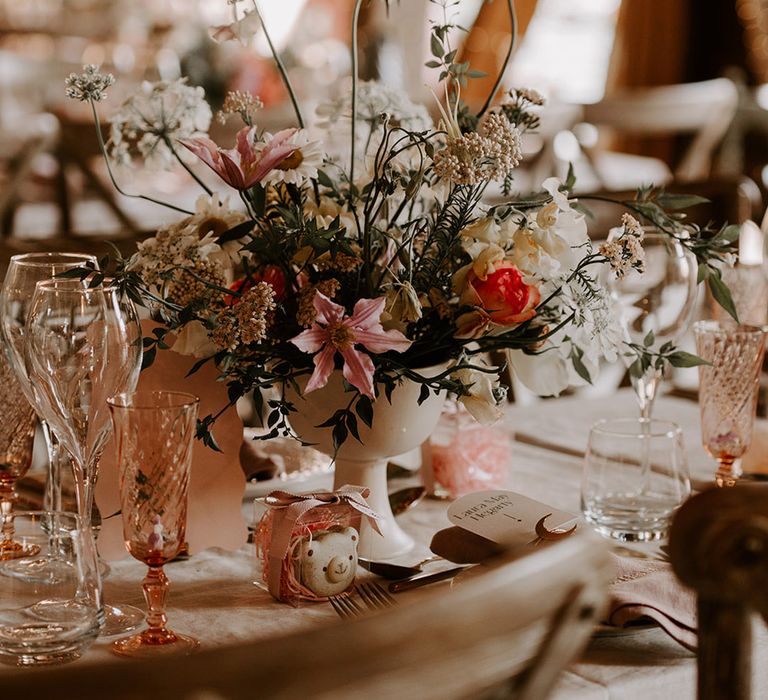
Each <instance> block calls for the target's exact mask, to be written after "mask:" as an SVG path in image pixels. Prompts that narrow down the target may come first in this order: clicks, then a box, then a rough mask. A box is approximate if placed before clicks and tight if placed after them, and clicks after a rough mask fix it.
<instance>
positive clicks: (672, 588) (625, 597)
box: [608, 556, 697, 651]
mask: <svg viewBox="0 0 768 700" xmlns="http://www.w3.org/2000/svg"><path fill="white" fill-rule="evenodd" d="M613 560H614V562H615V565H616V576H615V578H614V580H613V583H612V584H611V603H610V607H609V614H608V624H609V625H613V626H615V627H626V626H628V625H630V624H632V623H635V622H640V621H642V620H644V619H650V620H652V621H653V622H655V623H657V624H658V625H659V626H660V627H662V628H663V629H664V631H665V632H666V633H667V634H669V636H670V637H672V638H673V639H674V640H675V641H677V642H679V643H680V644H682V645H683V646H684V647H685V648H686V649H690V650H691V651H695V650H696V642H697V635H696V596H695V595H694V593H693V591H691V590H690V589H687V588H685V587H683V585H682V584H681V583H680V582H679V581H678V580H677V578H676V577H675V575H674V573H673V572H672V567H671V565H670V564H668V563H666V562H662V561H656V560H652V559H639V558H638V559H636V558H633V557H618V556H614V557H613Z"/></svg>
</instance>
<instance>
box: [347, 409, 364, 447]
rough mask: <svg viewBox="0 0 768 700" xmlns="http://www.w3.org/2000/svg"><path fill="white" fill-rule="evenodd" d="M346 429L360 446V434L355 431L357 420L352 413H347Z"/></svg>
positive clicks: (361, 442)
mask: <svg viewBox="0 0 768 700" xmlns="http://www.w3.org/2000/svg"><path fill="white" fill-rule="evenodd" d="M347 429H348V430H349V432H350V433H352V437H353V438H355V440H357V441H358V442H359V443H360V444H361V445H362V444H363V441H362V440H361V439H360V433H359V432H358V430H357V418H356V417H355V414H354V413H352V412H350V413H347Z"/></svg>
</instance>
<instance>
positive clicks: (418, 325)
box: [68, 0, 734, 447]
mask: <svg viewBox="0 0 768 700" xmlns="http://www.w3.org/2000/svg"><path fill="white" fill-rule="evenodd" d="M433 1H434V2H437V4H439V5H441V6H442V7H443V9H444V16H445V20H444V22H443V23H438V24H435V25H433V27H432V42H431V46H432V53H433V59H432V60H431V61H430V62H429V63H428V64H427V65H428V66H430V67H432V68H435V69H436V70H437V71H438V72H439V79H440V81H441V82H442V89H443V95H442V97H441V98H439V99H438V98H437V97H436V98H435V104H434V105H428V106H426V107H425V106H421V105H414V104H413V103H412V102H411V101H410V100H408V99H407V98H406V97H405V96H403V95H400V94H399V93H396V92H394V91H393V90H391V89H390V88H387V87H385V86H383V85H379V84H377V83H375V82H370V83H361V82H360V81H358V80H357V75H356V68H354V67H355V66H356V57H355V56H353V76H352V77H353V82H352V90H351V92H350V93H348V94H341V95H339V96H336V97H333V98H332V99H330V100H329V101H328V102H327V103H326V104H323V105H321V106H320V107H319V108H318V110H317V114H318V119H317V120H316V123H315V124H314V125H311V127H307V124H306V123H305V120H304V115H302V113H301V110H300V109H299V103H298V101H297V99H296V96H295V95H294V94H293V91H292V89H291V87H290V83H289V82H288V81H287V76H286V75H285V71H284V70H283V67H282V64H281V63H280V61H279V57H277V56H276V57H275V58H276V60H277V65H278V68H279V69H280V70H281V72H282V74H283V76H284V77H286V86H287V88H288V90H289V94H290V96H291V99H292V102H293V104H294V107H295V111H296V120H295V122H296V123H295V124H285V127H284V128H283V129H281V130H279V131H277V132H276V133H269V132H267V131H266V130H264V129H262V128H260V127H259V109H260V108H261V101H260V100H259V99H258V97H256V96H253V95H249V94H247V93H231V94H230V95H228V96H227V99H226V101H225V103H224V106H223V109H222V111H221V112H220V113H219V115H218V116H219V118H220V119H222V120H224V121H226V120H227V119H238V120H240V122H241V124H240V126H239V130H238V131H237V134H236V138H235V143H234V146H232V147H230V145H229V144H227V145H226V146H222V145H221V144H217V143H215V142H214V141H213V140H212V139H211V138H210V137H209V136H208V135H207V134H206V133H204V132H205V128H206V127H207V124H206V123H205V122H206V118H205V117H206V115H208V121H209V120H210V114H211V111H210V110H207V111H206V110H204V109H201V108H200V105H199V104H198V102H197V100H196V98H197V96H198V93H197V92H196V91H197V90H199V88H191V87H190V86H187V85H186V84H183V83H182V84H157V85H155V86H152V87H151V88H150V87H147V88H145V89H144V95H145V96H144V97H143V98H142V99H144V100H147V99H151V100H154V101H155V102H156V103H158V104H173V105H174V106H177V107H178V110H176V111H175V112H174V115H173V118H174V121H173V123H172V124H171V123H165V124H160V125H158V124H157V123H154V122H152V120H149V119H145V120H144V121H143V122H142V121H141V120H136V119H134V120H133V121H132V122H131V128H130V130H129V137H130V138H129V141H130V143H131V144H137V145H138V150H139V151H140V152H142V154H143V155H145V156H146V157H149V156H151V155H153V154H151V153H149V154H148V153H144V150H146V149H147V148H148V144H152V143H156V144H158V147H159V146H160V145H162V146H163V151H162V152H163V154H164V155H165V156H168V155H170V157H171V158H175V159H176V161H177V162H178V163H180V164H181V165H183V166H184V167H187V168H188V169H189V166H188V164H187V160H186V159H182V158H181V157H180V152H181V151H183V152H187V151H189V152H191V153H192V154H194V155H196V156H197V157H198V158H199V159H200V161H201V163H204V164H205V166H207V167H208V169H210V172H212V173H215V175H216V176H218V178H219V179H220V185H219V186H215V187H209V186H208V185H207V184H206V182H205V177H204V176H203V175H202V174H201V173H202V171H201V170H199V169H197V170H195V171H193V170H190V174H191V175H192V176H193V177H195V179H196V180H198V182H200V184H201V186H202V187H203V189H204V190H205V194H203V195H202V196H201V198H200V200H199V201H198V203H197V208H196V210H195V211H194V212H192V211H187V212H183V213H184V217H183V218H181V219H180V221H178V222H177V223H176V224H174V225H173V226H170V227H167V228H164V229H162V230H161V231H159V232H158V233H157V235H156V236H155V237H154V238H152V239H150V240H148V241H146V242H144V243H142V244H141V245H140V247H139V250H138V251H137V253H136V254H135V255H133V256H132V257H131V258H130V259H128V260H119V261H118V271H117V279H118V282H119V283H120V284H122V285H123V287H124V289H125V291H126V292H127V293H128V294H129V295H130V296H131V297H132V298H133V299H134V300H135V301H137V302H139V303H142V304H145V305H147V306H148V307H149V308H150V310H151V312H152V314H153V316H154V318H155V319H156V320H157V321H159V322H160V325H159V327H158V328H157V329H156V330H155V331H154V335H153V336H152V337H149V338H145V340H144V345H145V364H146V363H149V362H151V361H152V359H153V358H154V355H155V353H156V351H157V349H158V348H160V349H163V348H167V347H172V348H173V349H174V350H176V351H178V352H182V353H184V354H190V355H194V356H195V357H197V358H199V362H198V365H197V366H200V365H202V364H203V363H206V362H213V363H215V364H216V366H217V367H218V368H219V370H220V373H221V377H222V380H223V381H225V382H226V384H227V387H228V390H229V397H230V401H231V403H234V402H235V401H237V399H238V398H240V397H241V396H244V395H252V396H253V397H254V400H255V401H256V404H257V408H258V410H259V412H260V413H261V414H262V415H263V420H264V422H265V425H266V426H267V427H268V431H267V433H266V437H274V436H277V435H293V432H292V429H291V427H290V414H291V413H292V412H294V411H296V410H297V409H298V408H299V407H298V406H297V405H296V403H295V402H292V401H291V400H289V398H288V394H287V393H286V392H287V390H289V389H290V390H291V391H290V392H289V394H291V392H295V393H297V394H298V395H299V396H301V395H303V394H306V393H308V392H312V391H314V390H316V389H318V388H321V387H323V386H324V385H325V384H326V382H327V381H328V378H329V376H330V375H331V373H332V372H333V371H334V370H340V371H341V372H342V373H343V376H344V378H345V379H346V381H347V390H348V391H347V393H348V396H349V401H348V403H347V405H346V407H343V408H340V409H338V410H335V411H334V412H333V414H332V415H329V416H328V420H327V422H326V423H325V425H326V426H327V427H328V428H329V429H331V430H332V431H333V437H334V444H335V445H336V447H338V446H339V445H340V444H341V443H342V442H343V441H344V439H346V438H347V437H348V436H350V435H351V436H352V437H353V438H354V437H358V420H362V421H363V422H364V423H365V424H366V425H368V426H370V425H371V424H372V422H373V420H374V414H375V411H374V401H375V400H380V399H381V397H382V396H383V397H389V396H391V393H392V391H393V390H394V388H395V387H396V386H397V384H398V383H399V382H401V381H403V380H410V381H414V382H418V383H420V384H421V387H422V388H421V394H420V397H419V402H421V401H425V400H426V399H427V398H428V397H429V396H430V395H431V394H434V393H441V392H446V393H448V394H451V395H453V396H455V397H456V398H457V399H458V400H459V401H461V402H462V403H463V404H464V405H465V406H466V408H467V409H468V410H469V411H470V412H471V413H472V414H473V415H474V416H475V417H476V418H478V419H479V420H481V421H483V422H490V421H492V420H493V419H494V418H495V417H496V416H497V415H498V410H497V409H496V405H497V404H498V403H499V402H500V401H501V400H502V398H503V396H504V391H503V389H502V388H501V387H500V386H499V381H498V375H499V373H500V371H501V370H502V369H503V368H502V367H498V366H492V365H490V364H489V363H488V362H487V361H486V359H485V357H486V356H487V353H489V352H493V351H509V352H508V354H507V356H508V357H509V361H510V362H511V363H512V365H513V369H514V370H515V372H516V374H517V375H518V377H519V378H520V380H521V381H522V382H523V383H525V384H527V385H528V386H529V387H530V388H532V389H533V390H534V391H536V392H538V393H541V394H545V395H556V394H558V393H560V392H561V391H562V390H563V389H565V388H566V387H567V386H568V385H569V384H574V383H576V384H578V383H584V382H589V381H591V380H592V379H593V378H594V377H595V375H596V373H597V371H598V368H599V364H600V362H601V361H603V360H608V361H614V360H616V359H617V357H618V356H619V355H621V354H625V350H624V338H625V336H624V333H623V331H622V328H621V325H620V322H619V319H618V316H617V314H616V313H615V311H614V308H613V302H612V300H611V298H610V296H609V294H608V293H607V291H606V290H605V288H604V287H603V286H602V285H601V283H600V281H599V276H598V271H599V269H600V268H601V267H604V266H608V267H610V268H612V270H613V272H614V273H615V274H623V272H624V271H626V270H627V269H629V268H635V269H642V265H643V257H642V244H641V236H640V235H639V233H638V232H640V233H641V227H640V223H639V222H638V220H637V219H636V218H635V217H639V218H641V219H643V220H646V221H649V222H652V223H654V224H655V225H657V226H659V227H660V228H661V229H662V230H664V231H665V232H667V233H668V234H669V235H670V236H671V237H674V238H676V239H677V240H679V241H681V242H682V244H683V245H685V246H686V247H688V248H690V249H691V250H692V251H693V252H694V253H696V256H697V258H698V259H699V263H700V269H701V270H703V271H704V272H703V273H700V274H701V277H702V279H707V280H708V281H709V284H710V287H711V288H712V289H713V290H714V289H715V288H717V289H718V290H719V291H720V296H719V298H720V299H721V300H722V301H723V302H724V303H725V305H726V306H727V305H728V303H729V301H730V300H729V297H728V295H727V289H726V290H725V291H723V288H724V285H722V281H721V279H720V271H719V269H718V267H717V264H718V263H719V262H721V261H723V260H724V259H725V257H726V251H727V250H728V248H729V246H730V245H731V244H732V243H733V241H734V232H733V230H732V228H724V229H722V230H719V231H701V230H699V228H698V227H696V226H695V225H692V224H687V223H685V220H684V218H683V217H681V216H680V215H679V213H676V212H673V213H672V214H668V213H667V211H666V210H665V208H664V207H665V206H666V207H669V208H671V209H679V208H682V207H684V206H688V205H690V204H695V203H697V202H698V201H701V200H700V199H699V198H695V197H680V196H673V195H667V194H665V193H663V192H659V191H656V190H650V189H649V190H644V191H641V192H640V193H639V194H638V198H637V200H635V201H633V202H626V203H623V204H624V206H625V209H626V210H628V212H632V215H630V214H629V213H627V214H625V216H624V218H623V220H622V227H623V231H624V234H623V236H622V237H621V238H619V239H618V240H616V241H614V242H613V243H611V244H610V245H604V246H601V247H599V248H597V249H595V248H594V247H593V245H592V243H591V241H590V237H589V235H588V230H587V219H586V216H585V213H584V211H583V209H582V206H581V204H580V203H578V202H577V201H576V200H575V199H574V197H573V195H572V190H573V185H574V181H573V178H572V177H571V176H570V175H569V177H568V178H567V179H566V180H565V181H560V180H558V179H556V178H549V179H548V180H546V181H545V182H544V183H543V184H542V189H541V192H539V193H536V194H533V195H530V196H526V197H520V196H517V195H513V192H514V177H515V172H516V169H517V168H518V167H520V165H521V163H522V154H521V138H522V136H523V134H524V133H525V132H526V131H528V130H535V129H536V127H537V125H538V116H537V110H538V109H540V108H541V106H542V104H543V98H542V97H541V96H540V95H539V94H538V93H536V92H535V91H533V90H523V89H519V90H511V91H509V92H508V93H507V94H506V95H505V96H504V98H503V99H502V100H501V101H500V102H499V103H498V104H497V105H492V104H491V97H493V96H495V95H496V93H497V88H498V85H499V83H500V80H501V75H499V77H498V79H497V81H496V85H495V86H494V89H493V92H492V94H491V96H489V99H488V100H487V102H486V104H485V105H484V106H483V107H482V108H481V109H480V110H479V111H478V112H473V111H472V110H470V109H469V108H468V106H467V105H466V104H464V102H463V101H462V100H461V90H462V87H463V86H464V85H465V84H466V81H467V80H468V79H471V78H472V77H473V72H472V71H471V69H470V67H469V66H468V64H465V63H461V62H458V61H457V60H456V56H457V51H456V50H455V49H454V48H453V47H452V45H451V41H452V37H453V36H454V34H455V32H456V31H458V30H459V28H457V27H456V26H455V25H454V24H453V23H452V22H451V19H450V17H449V9H450V6H451V3H450V2H448V0H433ZM242 4H244V3H242V2H239V1H236V2H230V5H231V6H232V9H233V12H234V14H235V17H234V19H233V23H232V25H230V26H229V27H217V28H215V29H214V31H213V34H212V35H213V36H214V37H215V38H216V39H218V40H224V39H232V38H235V39H238V40H241V41H247V40H248V39H249V37H251V36H252V35H253V32H255V31H259V30H261V31H264V32H266V27H263V26H262V23H261V17H260V14H259V10H258V6H257V5H256V4H255V3H254V4H253V8H252V9H248V10H246V11H245V13H243V12H242V11H241V8H240V6H241V5H242ZM359 4H360V2H359V1H358V3H357V5H358V6H359ZM510 11H511V12H512V13H513V8H512V4H511V3H510ZM513 19H514V13H513ZM353 31H354V32H355V36H354V38H353V45H355V46H356V43H357V42H356V32H357V28H356V27H355V28H354V30H353ZM510 51H511V47H510ZM89 80H90V82H89ZM68 84H69V85H70V96H72V97H73V98H76V99H82V100H89V101H91V103H92V104H93V102H94V101H96V100H100V99H102V98H103V96H104V95H103V93H104V89H106V87H108V86H109V85H110V84H111V81H110V80H109V78H108V77H104V76H101V74H99V73H98V71H93V70H91V67H89V68H88V69H87V70H86V73H85V74H83V75H82V76H71V77H70V79H69V83H68ZM189 90H194V91H195V93H194V95H192V94H191V93H189V92H188V91H189ZM169 91H170V92H171V95H170V96H168V97H166V93H168V92H169ZM147 96H149V97H147ZM182 96H186V98H188V99H186V100H185V99H181V97H182ZM193 98H194V99H193ZM133 104H138V103H136V102H134V103H133ZM129 107H130V104H128V103H127V104H126V105H124V106H123V108H122V109H121V110H120V111H119V112H118V118H117V121H116V122H115V123H114V124H113V135H112V143H111V144H109V145H108V147H109V148H111V149H112V152H113V153H115V154H116V155H120V153H121V149H122V148H123V145H124V141H125V138H124V137H123V136H122V135H123V134H125V132H126V129H125V127H124V124H126V118H125V116H120V115H125V114H128V113H130V109H129ZM428 108H429V109H432V110H433V111H434V113H435V114H436V122H437V123H436V124H435V122H434V121H433V120H432V118H431V117H430V115H429V109H428ZM179 110H181V112H179ZM184 110H186V112H184ZM95 114H96V113H95V110H94V115H95ZM142 124H143V125H142ZM182 127H183V128H182ZM153 138H154V141H153V140H152V139H153ZM208 175H210V173H208ZM113 179H114V178H113ZM115 184H116V185H117V183H115ZM493 188H496V190H497V191H498V190H500V191H501V192H503V194H504V197H502V198H498V197H497V198H495V199H494V200H491V199H490V198H488V196H487V195H488V194H489V193H490V192H491V191H492V190H493ZM214 189H215V190H220V191H221V192H220V193H217V192H214V191H213V190H214ZM226 190H229V191H230V194H224V192H225V191H226ZM134 196H141V195H134ZM144 198H146V199H151V198H149V197H144ZM152 201H156V200H152ZM232 201H236V202H237V206H234V205H233V204H231V202H232ZM494 202H495V203H494ZM498 202H503V203H498ZM174 208H175V209H179V207H175V206H174ZM180 211H183V210H180ZM88 272H92V270H83V271H82V274H87V273H88ZM631 352H632V353H639V354H640V355H641V357H639V359H638V361H639V362H641V363H650V362H660V363H663V362H665V361H667V360H669V361H671V362H672V363H674V364H686V363H687V364H691V363H695V361H696V360H695V358H692V356H690V355H687V354H686V353H680V352H673V349H671V348H668V347H665V348H662V350H660V351H658V352H657V351H655V350H653V349H652V348H651V347H642V348H639V347H634V348H632V349H631ZM438 364H444V365H445V367H446V369H445V370H444V371H441V372H440V373H438V374H436V375H431V376H425V375H424V374H422V373H421V371H420V370H421V369H423V368H425V367H429V366H435V365H438ZM265 390H269V391H268V392H267V393H264V391H265ZM264 396H269V398H268V399H264V398H263V397H264ZM215 419H216V416H215V415H209V416H206V417H204V418H203V419H202V420H201V423H200V426H199V434H200V435H201V436H202V437H203V438H204V439H206V440H207V441H208V443H209V444H214V445H215V442H214V441H213V439H212V437H211V434H210V428H211V426H212V424H213V423H214V421H215Z"/></svg>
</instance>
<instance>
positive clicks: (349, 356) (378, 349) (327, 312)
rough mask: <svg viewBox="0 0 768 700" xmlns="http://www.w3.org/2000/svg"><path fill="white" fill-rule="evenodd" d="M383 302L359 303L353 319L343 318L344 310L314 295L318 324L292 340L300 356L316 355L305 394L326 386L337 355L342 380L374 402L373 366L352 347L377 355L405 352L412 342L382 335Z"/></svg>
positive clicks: (399, 336)
mask: <svg viewBox="0 0 768 700" xmlns="http://www.w3.org/2000/svg"><path fill="white" fill-rule="evenodd" d="M385 301H386V300H385V298H384V297H379V298H378V299H360V300H359V301H358V302H357V303H356V304H355V308H354V310H353V311H352V315H351V316H348V317H346V318H345V316H344V307H343V306H339V304H335V303H334V302H332V301H331V300H330V299H329V298H328V297H327V296H325V295H324V294H321V293H320V292H317V293H316V294H315V298H314V304H315V309H316V311H317V322H316V323H315V324H314V325H313V326H312V327H311V328H308V329H307V330H305V331H304V332H303V333H299V335H297V336H296V337H295V338H292V339H291V342H292V343H293V344H294V345H295V346H296V347H297V348H299V350H301V351H302V352H309V353H312V352H314V353H317V354H316V355H315V358H314V360H315V371H314V372H313V373H312V376H311V377H310V379H309V383H308V384H307V387H306V389H304V393H309V392H310V391H314V390H315V389H320V388H321V387H324V386H325V385H326V384H327V383H328V377H330V376H331V372H333V359H334V357H335V355H336V352H339V353H341V356H342V357H343V358H344V369H343V374H344V378H345V379H346V380H347V381H348V382H349V383H350V384H351V385H352V386H354V387H356V388H357V389H358V390H359V391H360V393H361V394H365V395H366V396H368V397H370V398H374V393H373V372H374V366H373V362H372V360H371V358H370V357H369V356H368V355H367V354H366V353H363V352H360V350H357V349H356V348H355V345H362V346H363V347H364V348H365V349H366V350H367V351H368V352H371V353H374V354H378V353H382V352H386V351H387V350H396V351H397V352H404V351H405V350H407V349H408V348H409V347H411V342H412V341H410V340H408V338H406V337H405V336H404V335H403V334H402V333H401V332H400V331H396V330H389V331H385V330H384V329H383V328H382V327H381V322H380V317H381V313H382V311H384V304H385ZM318 351H319V352H318Z"/></svg>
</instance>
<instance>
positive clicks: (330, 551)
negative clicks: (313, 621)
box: [299, 527, 359, 598]
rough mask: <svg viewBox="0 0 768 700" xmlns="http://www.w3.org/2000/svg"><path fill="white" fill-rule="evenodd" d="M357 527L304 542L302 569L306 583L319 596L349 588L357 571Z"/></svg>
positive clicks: (330, 532)
mask: <svg viewBox="0 0 768 700" xmlns="http://www.w3.org/2000/svg"><path fill="white" fill-rule="evenodd" d="M358 539H359V537H358V534H357V530H355V528H353V527H347V528H344V529H343V530H340V531H339V530H337V531H333V530H331V531H328V532H323V533H320V534H318V535H316V536H315V537H313V538H312V539H311V540H307V541H305V542H303V543H302V545H301V556H300V559H299V571H300V574H301V583H302V585H304V586H306V587H307V588H309V590H310V591H312V592H313V593H314V594H315V595H317V596H318V597H321V598H324V597H326V596H329V595H337V594H339V593H342V592H343V591H345V590H346V589H347V588H348V587H349V585H350V584H351V583H352V581H353V580H354V578H355V572H356V571H357V542H358Z"/></svg>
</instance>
